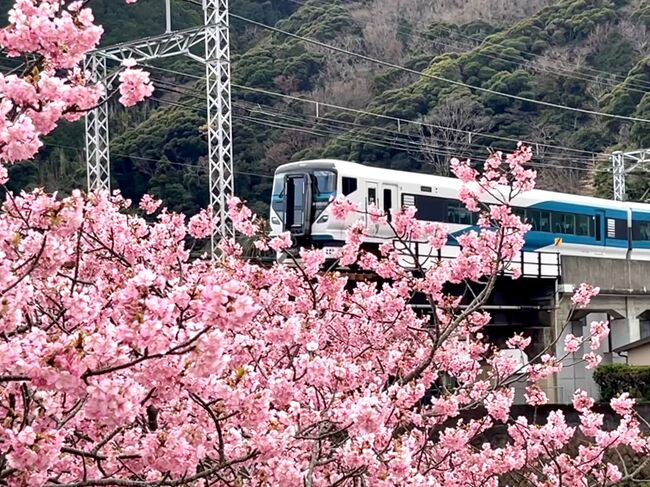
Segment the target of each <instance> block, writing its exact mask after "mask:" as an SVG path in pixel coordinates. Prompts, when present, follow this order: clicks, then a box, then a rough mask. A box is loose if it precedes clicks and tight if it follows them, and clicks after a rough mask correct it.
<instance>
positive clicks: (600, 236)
mask: <svg viewBox="0 0 650 487" xmlns="http://www.w3.org/2000/svg"><path fill="white" fill-rule="evenodd" d="M593 219H594V237H595V239H596V242H597V243H598V246H600V247H604V246H605V234H606V232H607V229H606V228H605V223H606V220H605V212H604V211H602V210H597V211H596V214H595V215H594V217H593Z"/></svg>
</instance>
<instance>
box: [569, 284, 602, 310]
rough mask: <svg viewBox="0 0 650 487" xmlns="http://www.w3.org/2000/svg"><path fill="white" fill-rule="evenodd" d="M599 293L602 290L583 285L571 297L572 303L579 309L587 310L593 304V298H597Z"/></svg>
mask: <svg viewBox="0 0 650 487" xmlns="http://www.w3.org/2000/svg"><path fill="white" fill-rule="evenodd" d="M599 292H600V288H598V287H594V286H591V285H590V284H586V283H582V284H580V287H579V288H578V290H577V291H575V293H574V295H573V296H572V297H571V302H572V303H573V304H574V305H575V306H577V307H578V308H585V307H586V306H587V305H588V304H589V303H590V302H591V298H593V297H594V296H597V295H598V293H599Z"/></svg>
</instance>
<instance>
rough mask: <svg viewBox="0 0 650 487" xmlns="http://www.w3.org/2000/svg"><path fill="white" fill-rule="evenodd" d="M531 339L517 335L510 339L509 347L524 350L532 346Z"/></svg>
mask: <svg viewBox="0 0 650 487" xmlns="http://www.w3.org/2000/svg"><path fill="white" fill-rule="evenodd" d="M530 342H531V337H524V336H523V335H520V334H516V335H514V336H512V337H510V338H508V341H507V343H508V347H510V348H518V349H519V350H524V349H526V347H528V345H530Z"/></svg>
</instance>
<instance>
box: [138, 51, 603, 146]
mask: <svg viewBox="0 0 650 487" xmlns="http://www.w3.org/2000/svg"><path fill="white" fill-rule="evenodd" d="M144 66H146V67H149V68H152V69H156V70H158V71H161V72H167V73H170V74H174V75H176V76H185V77H189V78H193V79H198V80H201V79H203V78H202V77H201V76H197V75H193V74H189V73H183V72H180V71H176V70H172V69H167V68H161V67H159V66H155V65H152V64H146V63H144ZM232 87H233V88H236V89H240V90H245V91H250V92H254V93H259V94H263V95H267V96H273V97H277V98H284V99H287V100H293V101H298V102H302V103H307V104H311V105H319V106H321V107H326V108H330V109H333V110H340V111H345V112H349V113H354V114H356V115H364V116H369V117H375V118H378V119H383V120H390V121H393V122H396V123H397V124H399V125H416V126H420V127H426V128H428V129H439V130H447V131H451V132H456V133H463V134H465V135H468V136H470V135H471V136H475V137H484V138H488V139H492V140H500V141H504V142H511V143H518V142H520V141H521V142H523V143H524V144H527V145H534V146H538V147H543V148H549V149H557V150H561V151H565V152H573V153H578V154H584V156H585V158H586V157H589V158H598V157H602V156H603V155H602V154H599V153H596V152H592V151H587V150H583V149H576V148H572V147H565V146H561V145H555V144H547V143H541V142H534V141H528V140H520V139H515V138H512V137H505V136H499V135H495V134H489V133H484V132H479V131H470V130H465V129H459V128H455V127H447V126H444V125H438V124H431V123H427V122H421V121H418V120H407V119H403V118H399V117H393V116H390V115H383V114H378V113H373V112H369V111H367V110H361V109H356V108H350V107H344V106H340V105H335V104H332V103H327V102H321V101H317V100H313V99H309V98H305V97H298V96H294V95H287V94H284V93H277V92H273V91H269V90H265V89H261V88H255V87H251V86H244V85H239V84H236V83H232Z"/></svg>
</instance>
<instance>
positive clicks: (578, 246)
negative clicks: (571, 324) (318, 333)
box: [269, 159, 650, 260]
mask: <svg viewBox="0 0 650 487" xmlns="http://www.w3.org/2000/svg"><path fill="white" fill-rule="evenodd" d="M461 186H462V182H461V181H460V180H458V179H456V178H451V177H442V176H435V175H428V174H420V173H412V172H406V171H398V170H392V169H383V168H377V167H369V166H365V165H362V164H358V163H354V162H348V161H342V160H334V159H316V160H307V161H299V162H291V163H287V164H283V165H281V166H279V167H278V168H277V169H276V171H275V175H274V180H273V190H272V195H271V208H270V219H269V222H270V227H271V235H278V234H280V233H282V232H285V231H289V232H291V235H292V239H293V242H294V247H296V248H298V247H306V248H321V249H324V251H325V253H326V255H328V256H330V257H335V256H336V255H337V253H338V249H339V248H340V247H341V246H342V245H343V243H344V242H345V238H346V230H347V229H348V228H349V226H350V225H351V224H353V223H354V222H355V221H356V220H358V219H359V215H356V216H351V217H349V218H348V219H347V220H339V219H336V218H334V217H333V215H332V214H331V211H330V208H329V205H330V202H331V201H332V200H333V199H334V198H336V197H337V196H339V195H343V196H345V197H347V198H349V199H350V200H351V201H354V202H355V203H356V204H357V205H358V206H359V208H360V209H367V208H368V207H369V206H370V205H372V204H374V205H376V206H377V207H378V208H380V209H382V210H384V211H385V212H386V214H387V215H389V218H390V215H391V214H392V213H394V212H395V211H397V210H399V209H400V208H402V207H409V206H414V207H415V208H416V209H417V212H416V217H417V218H418V219H419V220H423V221H432V222H441V223H445V224H446V225H447V226H448V228H449V232H450V234H451V235H452V236H453V235H457V234H460V233H462V232H466V231H467V230H468V229H470V228H473V227H475V225H476V223H477V218H478V215H477V214H476V213H472V212H470V211H468V210H467V209H466V208H465V205H464V204H463V203H462V202H461V201H460V200H459V198H458V193H459V190H460V189H461ZM486 202H489V201H488V200H486ZM512 206H513V211H514V212H515V213H517V214H518V215H520V216H521V217H522V218H524V219H525V220H526V221H527V222H528V223H529V224H530V225H531V227H532V228H531V230H530V231H529V232H528V233H527V234H526V236H525V247H524V251H526V252H529V253H530V252H533V253H554V254H559V255H560V256H561V255H577V256H587V257H599V258H610V259H629V260H650V204H643V203H633V202H624V201H612V200H607V199H602V198H594V197H588V196H580V195H573V194H566V193H556V192H551V191H543V190H532V191H528V192H525V193H521V194H520V195H518V196H517V197H516V198H515V199H514V200H513V201H512ZM366 218H367V217H366ZM367 223H368V224H369V227H368V228H369V230H368V231H369V234H368V237H367V238H366V244H367V245H370V246H372V245H378V244H380V243H382V242H385V241H386V239H390V238H391V237H392V236H393V233H392V230H391V228H390V226H389V225H376V224H372V223H371V222H369V221H368V222H367ZM448 245H449V247H453V246H454V242H453V238H452V239H450V241H449V244H448Z"/></svg>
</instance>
